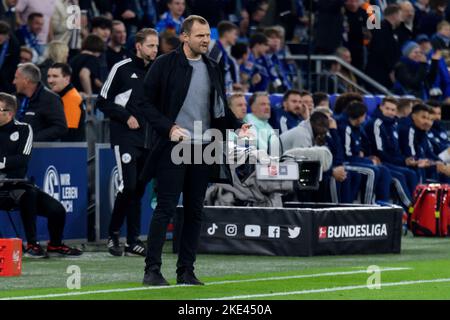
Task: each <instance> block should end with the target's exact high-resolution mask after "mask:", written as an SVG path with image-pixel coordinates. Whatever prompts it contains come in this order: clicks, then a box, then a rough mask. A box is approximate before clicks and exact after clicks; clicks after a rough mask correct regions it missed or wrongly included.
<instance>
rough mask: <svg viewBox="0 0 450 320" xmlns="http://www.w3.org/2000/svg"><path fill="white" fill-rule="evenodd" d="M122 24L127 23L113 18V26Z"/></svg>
mask: <svg viewBox="0 0 450 320" xmlns="http://www.w3.org/2000/svg"><path fill="white" fill-rule="evenodd" d="M120 25H124V26H125V24H124V23H123V22H122V21H120V20H113V21H112V22H111V28H114V27H115V26H120Z"/></svg>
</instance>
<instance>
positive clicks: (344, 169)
mask: <svg viewBox="0 0 450 320" xmlns="http://www.w3.org/2000/svg"><path fill="white" fill-rule="evenodd" d="M313 112H314V113H316V112H322V113H324V114H326V115H327V116H328V120H329V129H328V133H327V136H326V146H327V147H328V149H329V150H330V152H331V153H332V155H333V165H332V167H331V169H330V170H329V172H328V173H327V175H328V176H329V178H330V179H329V180H330V195H331V201H332V202H335V203H353V201H354V200H355V199H356V197H357V196H358V191H359V186H360V183H361V174H360V173H359V172H358V171H357V170H353V169H352V168H351V167H350V166H347V165H346V164H345V159H344V151H343V149H342V147H341V138H340V137H339V132H338V130H337V124H336V120H335V119H334V118H333V112H332V111H331V110H330V109H329V108H327V107H323V106H322V107H317V108H315V109H314V111H313ZM325 178H327V176H325ZM367 189H370V188H366V190H367Z"/></svg>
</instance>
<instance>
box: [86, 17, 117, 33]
mask: <svg viewBox="0 0 450 320" xmlns="http://www.w3.org/2000/svg"><path fill="white" fill-rule="evenodd" d="M112 26H113V23H112V20H111V19H109V18H106V17H103V16H99V17H94V18H92V20H91V31H92V30H93V29H95V28H100V29H109V30H112Z"/></svg>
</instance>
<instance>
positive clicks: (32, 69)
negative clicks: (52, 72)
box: [17, 62, 41, 83]
mask: <svg viewBox="0 0 450 320" xmlns="http://www.w3.org/2000/svg"><path fill="white" fill-rule="evenodd" d="M17 70H19V71H20V73H21V74H23V75H24V77H25V78H27V79H28V80H29V81H30V82H32V83H39V82H40V81H41V70H39V68H38V67H37V66H36V65H35V64H33V63H31V62H27V63H21V64H19V65H18V66H17Z"/></svg>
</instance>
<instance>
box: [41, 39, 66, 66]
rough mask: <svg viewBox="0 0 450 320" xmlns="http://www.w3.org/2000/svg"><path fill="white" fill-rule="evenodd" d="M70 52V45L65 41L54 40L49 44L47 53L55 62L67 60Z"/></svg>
mask: <svg viewBox="0 0 450 320" xmlns="http://www.w3.org/2000/svg"><path fill="white" fill-rule="evenodd" d="M68 54H69V46H68V45H67V44H66V43H65V42H62V41H58V40H53V41H51V42H50V43H49V44H48V47H47V52H46V55H47V58H49V59H50V60H52V61H53V62H61V63H63V62H67V57H68Z"/></svg>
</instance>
